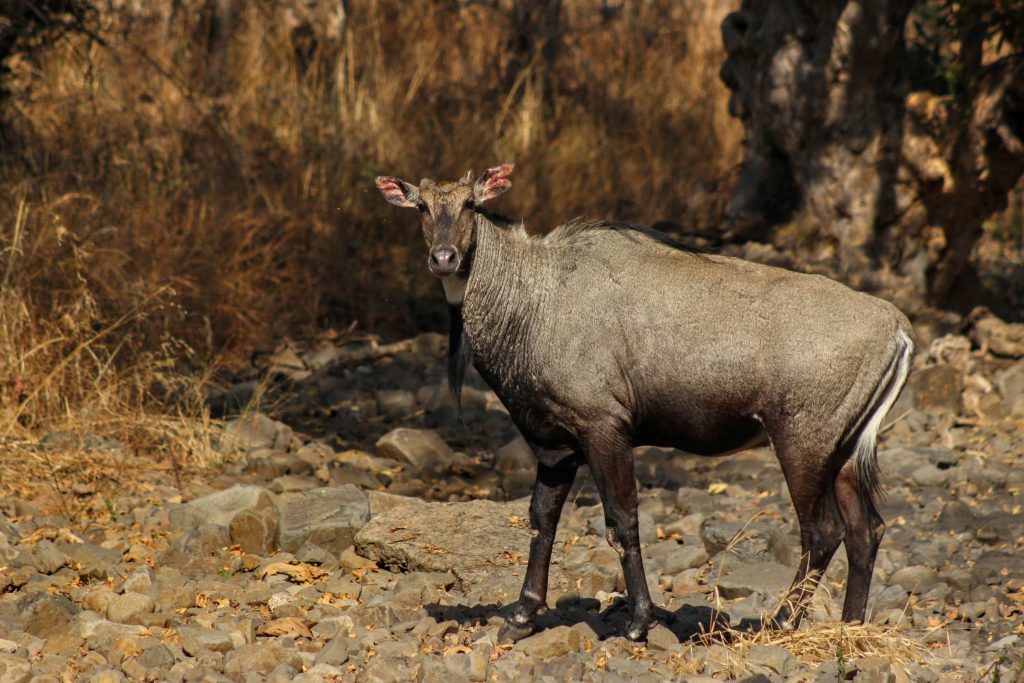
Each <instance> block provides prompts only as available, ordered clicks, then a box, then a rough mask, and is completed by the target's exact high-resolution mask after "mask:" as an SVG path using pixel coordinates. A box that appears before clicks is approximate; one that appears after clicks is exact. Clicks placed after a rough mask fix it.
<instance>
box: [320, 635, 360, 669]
mask: <svg viewBox="0 0 1024 683" xmlns="http://www.w3.org/2000/svg"><path fill="white" fill-rule="evenodd" d="M351 647H352V645H351V639H350V638H349V637H348V636H347V635H339V636H335V637H334V638H332V639H331V640H330V642H328V643H327V644H326V645H324V647H323V649H321V650H320V652H318V653H317V655H316V663H317V664H331V665H335V666H341V665H342V664H344V663H345V662H347V661H348V658H349V650H350V648H351Z"/></svg>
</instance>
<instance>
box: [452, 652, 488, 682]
mask: <svg viewBox="0 0 1024 683" xmlns="http://www.w3.org/2000/svg"><path fill="white" fill-rule="evenodd" d="M445 668H446V669H447V670H448V673H449V674H451V676H452V680H457V681H485V680H487V654H486V653H485V652H484V651H483V650H482V649H481V648H476V649H474V650H473V651H472V652H467V653H465V654H456V655H453V656H451V657H448V658H447V659H446V660H445Z"/></svg>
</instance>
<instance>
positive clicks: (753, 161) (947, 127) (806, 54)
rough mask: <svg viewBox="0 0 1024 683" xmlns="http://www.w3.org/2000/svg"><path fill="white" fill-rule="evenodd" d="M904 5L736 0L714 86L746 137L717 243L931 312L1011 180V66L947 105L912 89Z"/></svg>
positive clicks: (995, 67) (1014, 109)
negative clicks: (807, 263) (813, 265)
mask: <svg viewBox="0 0 1024 683" xmlns="http://www.w3.org/2000/svg"><path fill="white" fill-rule="evenodd" d="M913 4H914V3H913V1H912V0H863V1H862V2H843V1H840V0H827V1H821V2H813V3H812V2H807V1H806V0H744V2H743V5H742V9H741V10H740V11H738V12H734V13H732V14H730V15H729V16H728V17H726V19H725V21H724V22H723V23H722V38H723V41H724V44H725V49H726V52H727V53H728V58H727V60H726V62H725V64H724V65H723V67H722V72H721V76H722V80H723V81H724V82H725V84H726V85H727V86H728V87H729V88H730V90H732V97H731V100H730V105H729V110H730V113H731V114H732V115H733V116H736V117H739V118H740V119H741V120H742V122H743V124H744V127H745V132H746V142H745V148H744V159H743V163H742V166H741V172H740V179H739V182H738V185H737V189H736V192H735V194H734V195H733V197H732V199H731V202H730V204H729V207H728V209H727V219H728V223H729V226H730V227H729V233H728V235H727V236H728V237H729V238H731V239H734V240H745V239H762V240H763V239H766V238H770V239H771V240H772V241H774V242H776V243H777V244H780V245H785V246H786V248H787V249H789V250H791V251H793V252H795V254H796V258H797V259H803V260H806V259H810V260H815V259H816V260H819V261H825V262H828V263H829V264H830V266H831V268H832V269H833V270H834V271H835V272H836V273H837V274H838V275H839V276H840V277H841V278H843V279H845V280H847V281H848V282H850V283H851V284H853V285H854V286H857V287H861V288H866V289H881V290H884V291H885V292H886V293H887V294H888V295H890V296H893V297H894V298H895V299H896V300H897V301H898V303H900V304H901V305H902V306H904V307H906V308H908V309H909V310H910V311H911V312H914V311H915V310H918V309H920V308H921V307H922V306H924V305H934V304H939V305H941V304H944V303H946V302H947V301H948V296H949V294H950V292H951V290H952V289H953V287H954V284H955V283H956V282H957V278H958V277H959V276H961V274H962V273H963V272H964V269H965V266H966V265H967V260H968V257H969V255H970V252H971V248H972V247H973V245H974V243H975V242H976V241H977V239H978V238H979V237H980V235H981V227H982V223H983V221H984V220H985V219H986V218H988V217H989V216H990V215H991V214H992V213H993V212H995V211H997V210H1000V209H1001V208H1003V207H1005V204H1006V196H1007V193H1008V191H1009V190H1010V189H1011V188H1012V187H1013V186H1014V185H1015V184H1016V182H1017V180H1018V179H1019V178H1020V176H1021V174H1022V171H1024V145H1022V139H1024V124H1022V121H1024V85H1022V81H1024V79H1022V78H1021V77H1022V75H1024V74H1022V69H1021V64H1020V63H1019V62H1017V61H1011V60H1004V61H1002V62H996V63H993V64H989V65H987V66H982V64H981V59H980V57H979V56H978V55H979V54H980V53H979V52H978V50H979V47H978V45H979V43H978V41H976V40H968V39H964V40H963V41H962V43H963V44H962V46H961V56H962V57H964V58H965V64H966V65H967V66H968V67H970V68H972V69H974V72H973V73H974V74H975V75H973V76H972V75H970V74H969V75H968V77H967V79H966V83H967V85H966V87H965V92H964V93H963V94H962V95H960V96H957V97H954V96H939V95H935V94H931V93H927V92H910V90H911V88H910V86H909V83H910V81H909V74H908V69H907V67H906V64H907V46H906V40H905V36H904V26H905V24H906V23H907V17H908V15H909V13H910V11H911V8H912V5H913Z"/></svg>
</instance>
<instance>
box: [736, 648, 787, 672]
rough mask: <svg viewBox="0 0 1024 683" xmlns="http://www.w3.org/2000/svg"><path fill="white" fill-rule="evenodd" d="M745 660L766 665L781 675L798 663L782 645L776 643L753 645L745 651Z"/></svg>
mask: <svg viewBox="0 0 1024 683" xmlns="http://www.w3.org/2000/svg"><path fill="white" fill-rule="evenodd" d="M745 659H746V661H747V662H748V663H750V664H758V665H760V666H764V667H767V668H769V669H771V670H772V671H774V672H775V673H777V674H779V675H781V676H788V675H790V674H791V673H792V672H794V671H795V670H796V669H797V668H798V667H799V666H800V663H799V662H798V661H797V660H796V658H795V657H793V655H792V654H790V653H789V650H787V649H786V648H784V647H779V646H777V645H754V646H752V647H751V648H750V650H748V651H747V655H746V658H745Z"/></svg>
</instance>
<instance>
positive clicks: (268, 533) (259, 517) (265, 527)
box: [228, 499, 280, 555]
mask: <svg viewBox="0 0 1024 683" xmlns="http://www.w3.org/2000/svg"><path fill="white" fill-rule="evenodd" d="M268 501H269V499H268ZM279 516H280V515H279V513H278V511H277V507H276V506H274V505H273V504H269V505H263V506H259V507H253V508H250V509H248V510H242V511H241V512H239V513H238V514H236V515H235V516H234V517H232V518H231V523H230V525H229V526H228V533H229V534H230V535H231V541H232V543H236V544H238V545H240V546H241V547H242V550H244V551H245V552H247V553H252V554H253V555H272V554H274V553H275V552H276V551H277V533H278V521H279Z"/></svg>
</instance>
